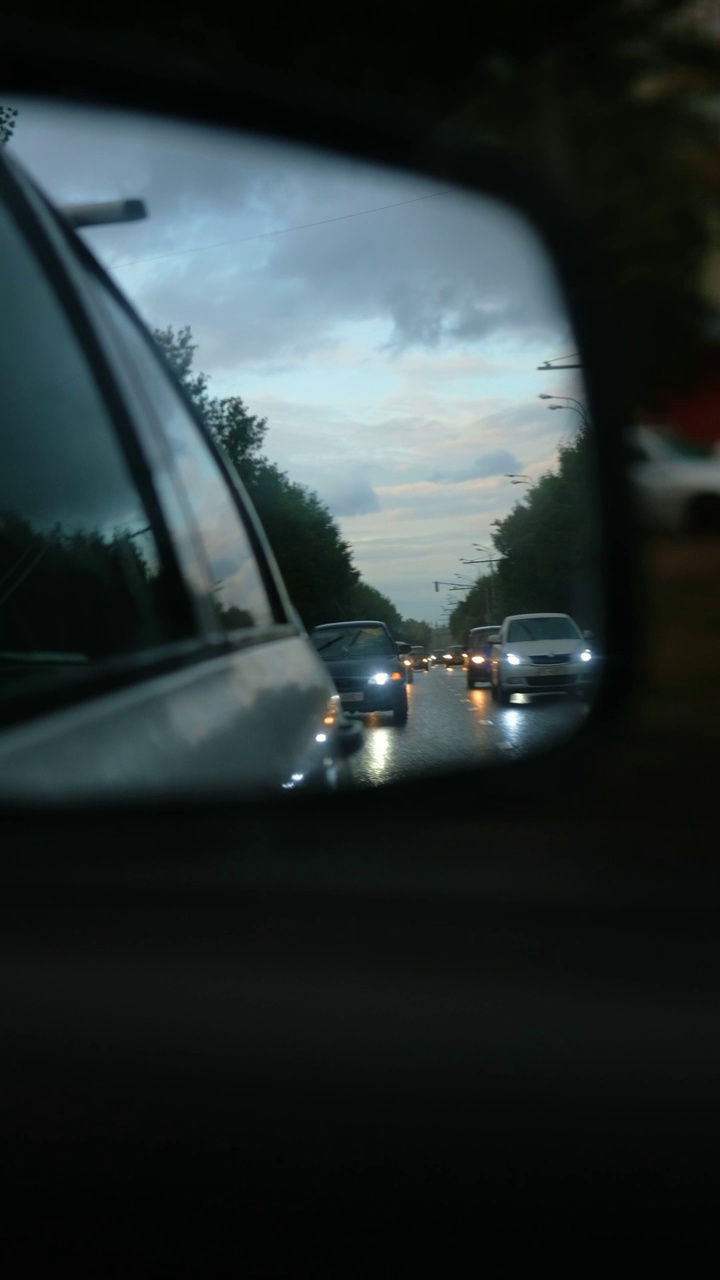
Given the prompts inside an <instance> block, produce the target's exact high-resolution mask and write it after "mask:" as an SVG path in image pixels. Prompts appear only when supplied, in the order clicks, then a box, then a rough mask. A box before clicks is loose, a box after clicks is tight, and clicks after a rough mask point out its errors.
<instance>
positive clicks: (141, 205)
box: [60, 200, 148, 230]
mask: <svg viewBox="0 0 720 1280" xmlns="http://www.w3.org/2000/svg"><path fill="white" fill-rule="evenodd" d="M60 213H61V214H62V215H63V217H64V218H65V220H66V221H67V222H69V223H70V226H71V227H73V229H74V230H77V229H78V227H99V226H103V225H107V224H110V223H116V222H140V221H141V220H142V219H143V218H147V216H148V212H147V206H146V204H145V201H144V200H107V201H104V202H102V201H95V202H90V203H88V204H64V205H60Z"/></svg>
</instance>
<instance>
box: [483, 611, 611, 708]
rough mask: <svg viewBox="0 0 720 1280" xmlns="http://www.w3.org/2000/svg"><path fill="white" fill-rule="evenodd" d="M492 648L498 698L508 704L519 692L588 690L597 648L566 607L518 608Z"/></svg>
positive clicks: (493, 682)
mask: <svg viewBox="0 0 720 1280" xmlns="http://www.w3.org/2000/svg"><path fill="white" fill-rule="evenodd" d="M496 637H497V638H496V642H495V643H494V644H493V648H492V659H491V688H492V696H493V698H494V699H495V700H496V701H497V702H499V703H501V705H504V706H507V704H508V703H509V702H510V699H511V697H512V695H513V694H514V693H524V694H548V693H567V694H571V695H574V696H577V695H581V696H585V694H586V693H587V690H588V687H589V685H590V684H591V683H592V678H593V673H592V666H593V660H594V658H593V652H592V649H591V648H590V646H589V644H588V638H589V633H587V632H586V633H583V632H582V631H581V630H580V628H579V627H578V625H577V623H576V622H574V621H573V619H572V618H571V617H570V616H569V615H568V614H567V613H517V614H512V615H511V616H510V617H507V618H505V620H504V622H503V623H502V626H501V627H500V631H499V632H497V633H496Z"/></svg>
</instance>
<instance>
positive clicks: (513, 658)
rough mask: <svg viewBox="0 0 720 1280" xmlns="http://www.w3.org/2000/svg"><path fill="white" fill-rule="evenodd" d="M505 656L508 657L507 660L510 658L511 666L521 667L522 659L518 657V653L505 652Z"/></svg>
mask: <svg viewBox="0 0 720 1280" xmlns="http://www.w3.org/2000/svg"><path fill="white" fill-rule="evenodd" d="M505 657H506V658H507V660H508V662H509V663H510V666H511V667H519V666H520V659H519V658H518V656H517V654H516V653H506V654H505Z"/></svg>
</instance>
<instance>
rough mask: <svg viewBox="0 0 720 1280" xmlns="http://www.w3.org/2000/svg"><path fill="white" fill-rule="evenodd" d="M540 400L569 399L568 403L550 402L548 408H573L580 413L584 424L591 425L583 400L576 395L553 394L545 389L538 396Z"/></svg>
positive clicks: (574, 411)
mask: <svg viewBox="0 0 720 1280" xmlns="http://www.w3.org/2000/svg"><path fill="white" fill-rule="evenodd" d="M538 400H567V401H568V403H567V404H549V405H548V409H572V411H573V413H577V414H578V415H579V417H580V419H581V420H582V423H583V425H584V426H586V427H589V426H590V419H589V418H588V416H587V411H586V409H585V406H584V404H583V403H582V401H581V400H576V399H575V396H551V395H550V394H549V392H547V391H544V392H542V393H541V394H540V395H539V396H538Z"/></svg>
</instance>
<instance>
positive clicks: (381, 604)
mask: <svg viewBox="0 0 720 1280" xmlns="http://www.w3.org/2000/svg"><path fill="white" fill-rule="evenodd" d="M351 607H352V616H353V617H354V618H368V619H372V620H373V621H377V622H384V623H385V624H386V626H388V627H389V628H390V630H391V631H392V633H393V635H394V636H395V637H396V638H397V639H398V640H405V639H407V637H406V635H405V631H404V624H403V620H402V618H401V616H400V614H399V613H398V611H397V609H396V608H395V605H394V604H393V602H392V600H390V599H389V598H388V596H386V595H383V593H382V591H378V590H377V588H376V587H371V586H369V584H368V583H367V582H363V581H362V580H358V581H357V582H356V584H355V586H354V587H353V589H352V601H351Z"/></svg>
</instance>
